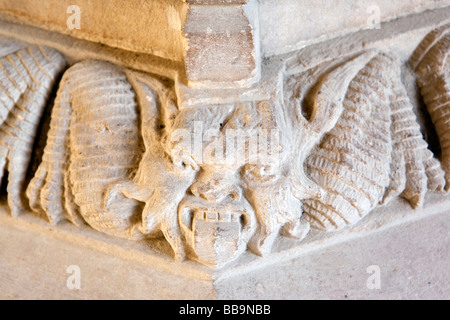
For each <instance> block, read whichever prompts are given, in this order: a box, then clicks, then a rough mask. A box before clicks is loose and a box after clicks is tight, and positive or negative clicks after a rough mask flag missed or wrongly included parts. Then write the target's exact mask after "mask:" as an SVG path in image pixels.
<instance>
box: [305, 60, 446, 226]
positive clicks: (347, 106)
mask: <svg viewBox="0 0 450 320" xmlns="http://www.w3.org/2000/svg"><path fill="white" fill-rule="evenodd" d="M400 76H401V71H400V63H399V62H398V61H397V60H396V59H395V58H393V57H391V56H389V55H386V54H378V55H376V56H375V57H373V58H372V59H371V60H370V61H369V62H368V63H367V64H366V65H365V66H364V67H363V68H361V70H360V71H359V73H358V74H357V75H356V77H355V78H354V79H353V80H352V81H351V83H350V86H349V87H348V90H347V94H346V98H345V101H344V110H343V112H342V115H341V117H340V118H339V120H338V121H337V124H336V126H335V127H334V128H333V129H332V130H331V131H330V132H328V133H327V134H326V135H325V137H324V138H323V139H322V141H321V142H320V144H319V145H317V146H316V147H315V149H314V150H313V152H312V154H311V155H310V156H309V157H308V159H307V161H306V167H307V171H308V175H309V176H310V178H311V179H312V180H313V181H314V182H315V183H317V184H318V185H319V186H320V187H322V188H323V189H324V190H325V192H324V196H323V197H322V198H321V199H309V200H305V201H304V213H305V215H306V216H305V219H306V220H307V221H309V222H310V224H311V226H312V227H314V228H317V229H321V230H326V231H329V230H335V229H340V228H342V227H344V226H346V225H349V224H354V223H356V222H357V221H359V220H360V219H361V218H362V217H364V216H365V215H367V214H368V213H369V212H371V211H372V210H373V209H374V208H376V207H377V206H378V205H379V204H380V203H382V202H387V201H388V200H390V199H392V198H393V197H395V196H397V195H400V194H401V196H402V197H404V198H406V199H407V200H408V201H409V202H410V203H411V204H412V205H413V206H420V205H422V203H423V199H424V197H425V194H426V192H427V191H428V187H429V188H430V189H432V190H442V189H443V188H444V186H445V181H444V179H443V172H442V170H441V168H440V164H439V162H438V161H437V160H435V159H434V158H433V155H432V153H431V152H430V151H429V150H428V149H427V143H426V142H425V141H424V140H423V137H422V134H421V132H420V128H419V125H418V124H417V121H416V117H415V114H414V112H413V109H412V105H411V103H410V101H409V100H408V97H407V94H406V91H405V89H404V87H403V84H402V83H401V80H400Z"/></svg>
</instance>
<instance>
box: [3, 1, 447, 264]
mask: <svg viewBox="0 0 450 320" xmlns="http://www.w3.org/2000/svg"><path fill="white" fill-rule="evenodd" d="M200 4H204V3H203V2H202V3H200ZM448 30H450V27H449V26H448V25H446V26H443V27H441V28H439V29H437V30H436V31H433V32H432V33H431V34H430V35H429V36H428V37H426V38H425V40H424V41H423V43H422V44H421V45H420V46H419V48H418V49H417V51H416V52H415V53H414V54H413V55H412V58H411V61H410V64H411V65H412V67H413V68H414V69H415V71H416V73H417V82H418V85H419V87H420V89H421V92H422V94H423V97H424V100H425V103H426V105H427V108H428V112H429V113H430V115H431V118H432V121H433V123H434V126H435V129H436V133H437V135H438V138H439V141H440V144H441V148H442V154H441V155H440V154H438V153H436V154H434V153H433V151H432V150H431V149H430V148H429V147H428V143H427V142H426V141H425V138H424V136H423V134H422V132H421V127H420V125H419V123H418V121H417V116H416V113H415V112H414V104H413V102H412V101H411V98H410V95H409V94H408V92H407V88H406V86H405V84H404V82H403V76H402V68H405V67H406V65H405V64H404V62H403V61H402V60H401V59H399V58H397V57H396V54H395V53H391V52H384V50H383V49H384V48H382V47H380V48H374V49H372V50H364V51H362V52H355V53H351V54H349V55H348V56H342V57H339V58H333V59H323V60H324V61H322V62H318V63H314V64H313V65H312V66H310V67H308V66H306V67H303V66H302V67H296V66H295V65H292V64H291V65H289V68H290V70H289V72H288V71H287V63H286V61H289V63H292V60H288V59H285V60H283V59H281V62H280V61H279V62H277V63H276V62H273V63H272V64H271V65H270V66H266V67H265V70H262V72H261V80H260V82H259V83H260V85H261V88H264V85H267V86H268V87H269V89H268V90H267V91H264V90H262V91H263V93H261V91H259V92H257V93H254V94H250V95H249V97H244V98H243V99H241V100H240V99H239V98H236V99H234V101H233V100H229V101H221V100H220V99H215V100H214V99H213V100H211V97H213V96H214V94H211V92H207V93H205V95H204V96H202V94H201V92H202V89H199V88H195V89H192V88H180V87H177V79H173V78H170V79H163V78H161V77H157V76H155V75H151V74H148V73H144V72H140V71H136V70H132V69H130V68H126V67H124V66H120V65H116V64H113V63H111V62H107V61H102V60H98V59H97V60H93V59H86V60H84V61H81V62H77V63H74V64H71V65H69V64H68V63H67V62H66V61H65V59H64V57H63V55H62V54H60V53H58V52H57V51H56V50H54V49H52V48H48V47H45V46H35V45H31V44H25V43H22V42H14V41H13V40H10V39H4V40H2V48H1V50H0V52H1V53H2V58H1V60H0V72H1V75H0V99H1V102H2V106H1V107H2V109H1V110H0V111H1V119H2V120H1V121H0V123H1V126H0V133H1V134H0V155H1V157H0V164H1V165H2V168H3V170H2V171H7V172H8V181H7V182H6V181H4V183H7V197H8V206H9V209H10V210H11V213H12V215H13V216H19V218H20V213H21V212H22V211H28V210H30V209H31V210H32V211H33V212H35V214H36V215H38V216H41V217H45V218H46V219H47V220H48V222H50V223H52V224H55V225H57V224H58V223H61V222H63V221H68V222H70V223H72V224H74V225H77V226H80V227H81V226H83V227H84V225H86V226H89V227H90V228H92V229H95V230H97V231H100V232H102V233H105V234H108V235H110V236H113V237H118V238H124V239H130V240H136V241H148V242H149V243H155V241H163V242H164V243H166V244H167V245H166V246H164V248H166V249H169V248H170V249H169V250H166V251H165V254H166V255H168V256H172V255H173V256H174V258H175V259H177V260H183V259H184V258H188V259H191V260H195V261H197V262H199V263H201V264H204V265H206V266H209V267H214V268H219V267H223V266H225V265H227V264H229V263H230V262H232V261H234V260H236V259H237V258H238V257H240V256H242V255H243V254H244V253H245V252H247V254H248V253H249V252H250V253H252V254H256V255H260V256H265V255H269V254H270V252H271V250H272V248H273V247H274V246H277V243H279V242H280V241H282V238H283V237H289V238H293V239H296V241H299V242H300V241H301V240H303V239H305V237H306V236H307V235H308V234H309V233H311V232H318V230H320V231H322V232H330V231H335V230H341V229H343V228H345V227H348V226H352V225H354V224H356V223H358V222H359V221H360V220H362V219H363V218H364V217H365V216H367V215H368V214H369V213H371V212H372V211H373V210H375V209H376V208H377V207H378V206H380V205H387V204H389V203H390V202H391V201H393V200H394V199H397V198H398V197H399V196H400V197H402V198H404V199H406V200H407V201H408V202H409V203H410V204H411V206H412V207H414V208H421V207H422V206H423V205H424V204H425V199H426V196H427V193H428V192H434V193H444V191H445V190H448V188H449V185H448V184H449V174H450V173H449V163H448V159H449V154H448V153H449V152H450V149H449V145H448V142H449V139H448V138H449V129H450V123H449V121H448V116H449V112H447V109H448V105H449V103H450V100H449V99H448V87H449V86H448V77H449V72H450V71H449V70H450V69H449V66H448V59H447V57H448V54H449V52H450V41H449V38H448V35H449V31H448ZM267 70H270V72H267ZM293 70H294V71H293ZM295 70H296V71H295ZM60 77H61V79H60ZM59 79H60V80H59ZM180 90H182V91H180ZM191 90H192V91H191ZM211 90H212V92H214V90H218V89H217V87H215V86H214V88H212V89H211ZM226 90H231V89H230V88H228V87H227V88H226ZM237 90H239V89H237ZM241 90H245V91H246V92H247V93H248V92H251V90H252V88H247V89H241ZM205 91H208V90H207V89H205ZM53 92H56V96H55V98H54V99H52V98H51V97H52V94H53ZM181 96H182V97H183V98H186V97H187V99H184V100H182V99H180V97H181ZM208 99H209V101H213V102H212V103H205V101H208ZM48 106H50V107H51V108H49V109H47V110H51V111H49V112H50V120H49V130H48V132H44V131H42V132H41V131H39V130H38V128H42V126H39V124H40V123H41V120H42V118H43V116H44V110H45V109H46V108H47V107H48ZM208 130H209V131H208ZM271 132H272V133H273V132H274V135H272V136H271V135H270V133H271ZM205 133H207V134H209V136H207V135H206V136H205V135H203V134H205ZM263 133H266V135H264V134H263ZM199 134H200V138H198V137H199V136H198V135H199ZM228 134H234V135H233V137H232V144H227V142H229V140H228V139H229V136H228ZM38 136H41V139H43V140H44V141H45V147H44V148H43V151H42V154H43V155H42V157H41V159H35V161H37V166H36V168H37V169H36V170H32V171H33V172H31V174H30V175H29V176H28V177H27V175H26V174H27V170H28V168H29V167H30V168H32V166H30V163H31V160H32V159H31V158H32V154H33V153H35V152H36V151H37V150H36V148H37V147H36V141H37V139H38ZM264 139H266V140H264ZM239 141H240V143H241V145H237V147H235V143H238V142H239ZM254 141H257V142H258V144H257V145H256V147H255V145H253V144H252V143H253V142H254ZM311 230H313V231H311ZM158 239H159V240H158ZM300 245H301V243H300Z"/></svg>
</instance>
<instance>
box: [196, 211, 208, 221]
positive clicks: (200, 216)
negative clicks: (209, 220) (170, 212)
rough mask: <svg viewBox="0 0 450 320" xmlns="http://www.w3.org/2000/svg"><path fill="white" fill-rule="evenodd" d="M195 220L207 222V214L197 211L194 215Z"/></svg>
mask: <svg viewBox="0 0 450 320" xmlns="http://www.w3.org/2000/svg"><path fill="white" fill-rule="evenodd" d="M194 218H195V219H197V220H206V216H205V212H204V211H196V212H195V214H194Z"/></svg>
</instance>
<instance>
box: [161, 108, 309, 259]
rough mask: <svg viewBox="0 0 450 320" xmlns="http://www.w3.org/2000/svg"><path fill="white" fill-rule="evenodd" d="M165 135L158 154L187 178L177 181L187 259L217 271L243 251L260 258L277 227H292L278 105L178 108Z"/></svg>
mask: <svg viewBox="0 0 450 320" xmlns="http://www.w3.org/2000/svg"><path fill="white" fill-rule="evenodd" d="M166 129H167V130H166V132H167V133H168V134H167V140H166V152H167V153H168V154H170V158H171V160H172V162H173V164H174V165H175V167H176V168H178V170H184V171H187V172H190V173H189V174H186V173H184V174H183V175H177V177H184V179H185V181H190V182H189V183H190V185H189V187H188V188H187V189H186V190H183V192H184V195H183V198H182V200H181V202H180V203H179V206H178V222H179V226H180V231H181V235H182V238H183V241H184V245H185V247H186V250H187V254H188V255H189V256H190V257H191V258H193V259H196V260H198V261H200V262H202V263H204V264H207V265H213V266H219V265H222V264H224V263H226V262H228V261H230V260H231V259H233V258H234V257H236V256H237V255H239V254H241V253H242V252H243V251H245V250H246V248H247V246H248V248H249V249H251V250H252V251H253V252H255V253H257V254H261V255H262V254H264V253H265V252H267V251H269V250H270V249H271V246H272V244H273V241H274V239H275V238H276V237H277V236H278V234H279V232H280V229H281V228H282V227H283V226H284V225H286V224H289V223H291V224H296V223H297V221H299V217H300V214H301V203H300V201H299V200H297V199H296V198H295V197H294V196H293V194H292V192H291V186H290V183H289V177H288V175H289V173H290V170H291V168H293V166H292V161H289V160H292V157H290V155H291V153H292V152H291V149H290V146H291V143H290V140H291V136H292V135H291V134H290V130H289V128H288V126H287V124H286V122H285V119H284V115H283V112H282V109H281V107H280V106H278V105H274V104H273V103H266V102H260V103H249V104H241V105H237V106H236V105H231V106H217V107H201V108H195V109H186V110H183V111H181V112H180V113H179V114H178V115H177V116H176V118H175V119H174V120H173V122H172V123H170V124H169V126H168V127H167V128H166ZM192 177H194V179H192ZM191 179H192V180H191ZM176 185H178V186H180V185H187V184H186V182H182V181H179V183H177V184H176ZM174 192H175V190H174Z"/></svg>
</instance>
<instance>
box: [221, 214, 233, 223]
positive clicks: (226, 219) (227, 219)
mask: <svg viewBox="0 0 450 320" xmlns="http://www.w3.org/2000/svg"><path fill="white" fill-rule="evenodd" d="M231 215H232V214H231V213H229V212H221V213H220V214H219V219H220V221H223V222H231Z"/></svg>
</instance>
